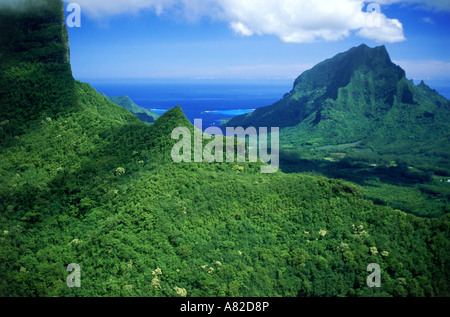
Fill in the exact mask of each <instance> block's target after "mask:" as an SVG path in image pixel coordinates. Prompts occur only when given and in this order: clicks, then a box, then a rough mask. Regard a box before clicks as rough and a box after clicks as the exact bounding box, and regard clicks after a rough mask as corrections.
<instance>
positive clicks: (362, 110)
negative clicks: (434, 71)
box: [227, 44, 450, 158]
mask: <svg viewBox="0 0 450 317" xmlns="http://www.w3.org/2000/svg"><path fill="white" fill-rule="evenodd" d="M449 119H450V101H449V100H447V99H446V98H444V97H442V96H441V95H439V94H438V93H437V92H436V91H434V90H432V89H430V88H429V87H428V86H427V85H425V83H424V82H422V83H420V84H419V85H417V86H416V85H414V84H413V82H412V81H409V80H407V79H406V77H405V72H404V70H403V69H401V68H400V67H399V66H397V65H395V64H393V63H392V61H391V59H390V57H389V54H388V52H387V51H386V48H385V47H384V46H380V47H376V48H369V47H367V46H366V45H364V44H363V45H360V46H358V47H355V48H352V49H350V50H349V51H347V52H344V53H341V54H338V55H337V56H335V57H333V58H331V59H328V60H326V61H324V62H322V63H320V64H318V65H316V66H315V67H313V68H312V69H310V70H308V71H305V72H304V73H303V74H302V75H300V76H299V77H298V78H297V79H296V80H295V83H294V88H293V90H292V91H291V92H290V93H288V94H286V95H285V96H284V97H283V98H282V99H281V100H280V101H278V102H276V103H275V104H273V105H271V106H268V107H263V108H259V109H257V110H256V111H254V112H253V113H252V114H249V115H245V116H240V117H236V118H234V119H232V120H231V121H229V122H228V123H227V126H244V127H248V126H255V127H260V126H265V127H280V128H281V129H282V132H281V137H280V138H281V140H280V142H281V144H282V145H283V146H284V147H285V148H299V147H303V148H306V149H317V148H319V149H320V148H323V147H325V146H326V147H329V148H333V147H334V149H336V150H339V149H340V148H342V147H340V146H339V145H345V144H349V145H350V144H352V143H353V144H354V145H353V146H352V145H350V146H348V147H350V148H354V147H358V148H360V151H364V150H366V151H374V152H379V153H389V151H391V152H393V151H399V152H403V153H405V152H407V151H409V150H410V149H411V148H415V150H416V151H417V152H419V151H420V152H421V153H423V152H428V153H430V152H431V151H433V150H440V152H442V155H443V156H444V157H446V158H448V156H449V155H450V152H449V149H448V147H446V146H445V145H446V144H448V141H449V137H450V133H449V131H450V123H449V122H450V120H449ZM344 148H345V146H344Z"/></svg>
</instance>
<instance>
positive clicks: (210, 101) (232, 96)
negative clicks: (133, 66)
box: [90, 82, 292, 128]
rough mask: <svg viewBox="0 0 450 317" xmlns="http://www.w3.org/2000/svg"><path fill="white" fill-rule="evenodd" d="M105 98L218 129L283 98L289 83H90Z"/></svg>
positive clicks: (288, 88)
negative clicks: (176, 112) (179, 112)
mask: <svg viewBox="0 0 450 317" xmlns="http://www.w3.org/2000/svg"><path fill="white" fill-rule="evenodd" d="M90 84H91V85H92V86H93V87H94V88H95V89H96V90H97V91H98V92H99V93H104V94H106V95H107V96H108V97H113V96H124V95H127V96H128V97H130V98H131V99H132V100H133V101H134V102H135V103H136V104H137V105H139V106H141V107H143V108H146V109H150V110H153V111H155V112H156V113H158V114H162V113H164V112H165V111H167V110H169V109H172V108H173V107H175V106H180V107H181V108H182V109H183V112H184V114H185V115H186V117H187V118H188V119H189V120H190V121H191V122H192V123H193V122H194V119H202V120H203V127H204V128H207V127H211V126H220V124H221V122H222V120H224V119H230V118H232V117H235V116H238V115H241V114H246V113H249V112H252V111H254V110H255V109H257V108H259V107H263V106H268V105H271V104H273V103H274V102H276V101H278V100H280V99H282V98H283V96H284V94H286V93H287V92H289V91H290V90H291V89H292V83H262V84H261V83H260V84H254V83H243V84H233V83H204V82H202V83H191V82H189V83H115V82H114V83H107V82H103V83H101V82H97V83H96V82H91V83H90Z"/></svg>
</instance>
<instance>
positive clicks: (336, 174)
mask: <svg viewBox="0 0 450 317" xmlns="http://www.w3.org/2000/svg"><path fill="white" fill-rule="evenodd" d="M280 169H281V170H282V171H283V172H284V173H318V174H321V175H323V176H326V177H329V178H337V179H344V180H347V181H350V182H353V183H356V184H358V185H362V186H364V185H368V183H369V182H372V181H376V182H381V183H387V184H392V185H399V186H412V185H415V184H423V183H426V182H429V181H431V175H430V174H428V173H425V172H418V171H412V170H410V169H409V168H408V166H407V165H406V164H402V163H400V164H398V165H397V166H383V165H378V166H373V165H369V164H366V163H362V162H360V161H356V160H354V159H350V158H345V159H343V160H341V161H326V160H308V159H303V158H301V157H298V156H296V155H295V154H292V153H286V152H283V151H280Z"/></svg>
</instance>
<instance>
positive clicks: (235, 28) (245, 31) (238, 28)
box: [230, 22, 253, 36]
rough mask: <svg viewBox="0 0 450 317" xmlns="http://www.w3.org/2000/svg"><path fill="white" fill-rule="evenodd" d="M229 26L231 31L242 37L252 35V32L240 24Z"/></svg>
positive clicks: (234, 23) (235, 23) (232, 23)
mask: <svg viewBox="0 0 450 317" xmlns="http://www.w3.org/2000/svg"><path fill="white" fill-rule="evenodd" d="M230 26H231V28H232V29H233V31H234V32H236V33H237V34H239V35H243V36H251V35H253V31H252V30H250V29H249V28H248V27H247V26H245V25H244V24H242V23H241V22H231V23H230Z"/></svg>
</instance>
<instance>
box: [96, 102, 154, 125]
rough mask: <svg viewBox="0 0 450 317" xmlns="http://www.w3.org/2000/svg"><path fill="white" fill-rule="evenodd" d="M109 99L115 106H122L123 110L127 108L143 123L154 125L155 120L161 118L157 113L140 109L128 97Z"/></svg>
mask: <svg viewBox="0 0 450 317" xmlns="http://www.w3.org/2000/svg"><path fill="white" fill-rule="evenodd" d="M105 97H106V96H105ZM107 98H108V99H109V100H110V101H112V102H114V103H115V104H117V105H119V106H121V107H122V108H125V109H127V110H129V111H130V112H132V113H134V114H135V115H136V116H137V117H138V118H139V119H140V120H141V121H143V122H146V123H154V122H155V120H157V119H158V118H159V115H158V114H157V113H154V112H153V111H150V110H148V109H144V108H142V107H139V106H138V105H137V104H135V103H134V101H133V100H131V99H130V97H128V96H121V97H107Z"/></svg>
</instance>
